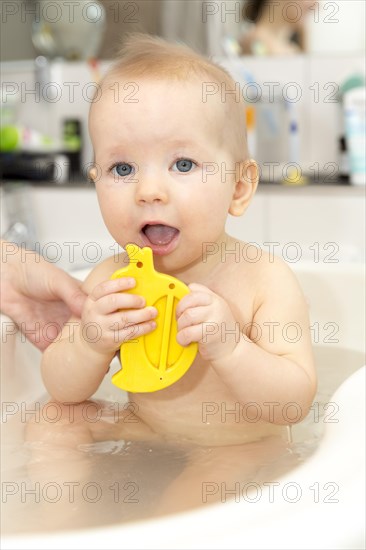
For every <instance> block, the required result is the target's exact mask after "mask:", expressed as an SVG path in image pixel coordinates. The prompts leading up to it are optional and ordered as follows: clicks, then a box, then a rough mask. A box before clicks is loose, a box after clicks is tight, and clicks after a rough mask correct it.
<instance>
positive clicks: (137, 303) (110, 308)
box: [96, 292, 146, 315]
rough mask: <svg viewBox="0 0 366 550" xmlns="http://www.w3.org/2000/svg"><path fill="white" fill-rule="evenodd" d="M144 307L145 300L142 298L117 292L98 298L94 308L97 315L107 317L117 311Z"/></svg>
mask: <svg viewBox="0 0 366 550" xmlns="http://www.w3.org/2000/svg"><path fill="white" fill-rule="evenodd" d="M145 305H146V300H145V298H143V297H142V296H138V295H137V294H130V293H126V292H117V293H116V294H108V295H107V296H103V297H102V298H100V299H99V300H98V303H97V305H96V308H97V311H98V313H100V314H102V315H108V314H109V313H113V312H114V311H118V310H123V309H139V308H143V307H145Z"/></svg>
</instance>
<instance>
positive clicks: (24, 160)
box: [0, 152, 70, 185]
mask: <svg viewBox="0 0 366 550" xmlns="http://www.w3.org/2000/svg"><path fill="white" fill-rule="evenodd" d="M69 175H70V160H69V159H68V158H67V156H66V155H64V154H60V153H29V152H27V153H22V152H16V153H1V154H0V177H1V180H6V181H9V180H26V181H48V182H50V183H52V184H55V185H58V184H63V183H65V182H66V181H68V180H69Z"/></svg>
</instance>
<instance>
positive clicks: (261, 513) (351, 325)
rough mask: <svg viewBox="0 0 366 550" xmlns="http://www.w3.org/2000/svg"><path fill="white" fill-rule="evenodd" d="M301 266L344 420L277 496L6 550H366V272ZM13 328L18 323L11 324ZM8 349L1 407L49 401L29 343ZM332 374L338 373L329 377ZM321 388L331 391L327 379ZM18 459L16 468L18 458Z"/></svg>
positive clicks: (5, 544) (19, 539) (7, 541)
mask: <svg viewBox="0 0 366 550" xmlns="http://www.w3.org/2000/svg"><path fill="white" fill-rule="evenodd" d="M292 267H293V268H294V269H295V271H296V272H297V274H298V276H299V279H300V282H301V284H302V286H303V289H304V291H305V294H306V297H307V299H308V302H309V305H310V310H311V323H312V327H313V328H312V331H313V335H314V340H315V346H316V348H317V349H318V350H319V353H320V356H322V354H323V355H324V354H325V355H326V354H327V350H328V349H329V350H332V353H331V354H330V355H329V357H331V356H332V357H336V358H337V363H338V365H336V363H334V370H338V371H339V372H337V376H336V386H339V384H340V386H339V387H338V389H337V390H336V392H335V393H334V395H333V396H332V397H331V399H330V401H331V402H332V403H335V404H336V406H337V418H336V420H337V421H335V422H328V423H324V424H323V426H322V434H323V435H322V437H321V439H320V443H319V445H318V447H317V449H316V451H315V452H314V453H313V454H312V455H311V456H310V457H309V458H307V459H306V461H305V462H304V463H302V464H300V465H299V466H298V467H296V468H294V469H291V470H290V471H289V472H288V473H286V474H285V475H283V476H282V477H280V478H279V479H276V482H277V483H278V485H277V487H278V488H279V493H278V494H277V496H275V497H274V498H271V497H270V494H269V490H268V492H265V491H263V494H262V496H261V498H259V499H258V500H257V501H256V502H249V501H248V499H241V500H240V502H236V501H235V500H232V501H229V502H225V503H224V504H221V503H219V504H212V505H210V506H208V507H204V508H196V509H193V510H191V511H189V512H185V513H179V514H174V515H170V516H165V517H161V518H158V519H155V520H148V521H141V522H138V523H124V524H123V525H121V524H120V525H119V524H114V525H109V526H108V527H98V526H96V527H95V528H91V529H87V530H75V531H71V530H70V531H67V532H66V531H62V530H60V531H59V532H55V533H47V534H39V535H34V534H32V535H22V536H19V535H7V536H4V537H3V540H2V548H4V549H7V548H9V549H28V548H29V549H36V548H39V549H43V548H44V549H46V548H54V549H60V550H61V549H65V548H85V549H100V548H111V549H117V548H207V549H211V548H243V549H244V548H245V549H277V548H281V549H282V548H283V549H286V548H293V549H317V550H318V549H329V548H332V549H338V548H339V549H341V548H342V549H347V550H350V549H358V548H360V549H361V548H364V544H365V541H364V517H365V515H364V513H365V502H364V487H365V479H364V465H365V462H364V437H365V411H364V387H365V368H364V367H363V364H364V362H363V360H362V358H363V351H364V334H365V314H364V309H363V307H364V303H365V300H364V275H363V271H362V268H361V266H359V265H357V264H350V265H344V264H340V265H339V264H309V265H306V264H295V265H293V266H292ZM4 322H9V320H7V319H6V318H3V323H4ZM8 332H9V326H8ZM5 340H6V342H4V341H3V345H2V367H1V372H2V400H3V402H5V403H9V402H10V403H11V402H15V403H20V402H23V401H24V402H26V403H31V402H32V401H34V399H35V396H36V398H37V397H38V396H40V395H42V394H44V390H43V386H42V382H41V378H40V375H39V369H38V362H39V358H40V355H39V353H38V352H37V351H36V350H35V349H33V348H32V347H31V346H30V345H29V344H28V343H25V342H24V341H23V342H22V341H21V338H20V336H19V334H18V335H14V336H8V337H7V338H6V339H5ZM336 340H338V342H337V341H336ZM340 363H344V368H343V367H342V365H340ZM341 367H342V368H341ZM332 370H333V369H332V365H329V372H331V371H332ZM341 371H342V372H341ZM342 373H343V374H342ZM351 373H352V374H351ZM320 382H321V384H320V385H324V384H327V380H321V381H320ZM333 383H334V381H333ZM102 391H103V389H102ZM4 427H5V430H4V433H5V436H4V437H6V434H7V433H9V432H8V431H7V430H9V428H10V430H11V437H12V438H15V439H16V438H18V439H19V440H20V439H21V437H22V426H21V425H20V424H19V423H18V424H17V423H13V424H12V425H11V423H9V422H6V423H5V424H4ZM299 433H301V430H300V432H299ZM12 460H13V461H14V462H16V460H17V457H16V456H14V457H12ZM290 486H292V487H295V488H297V491H300V493H299V492H298V495H300V496H299V498H298V499H297V500H296V501H294V502H290V499H289V498H287V499H286V498H283V497H281V491H283V489H284V488H285V487H290ZM335 488H337V489H336V490H335ZM293 500H294V499H293Z"/></svg>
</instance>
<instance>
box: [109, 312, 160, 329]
mask: <svg viewBox="0 0 366 550" xmlns="http://www.w3.org/2000/svg"><path fill="white" fill-rule="evenodd" d="M157 313H158V312H157V309H156V308H155V307H152V306H151V307H145V308H143V309H134V310H123V311H120V312H118V313H115V314H114V315H111V316H110V317H108V319H109V322H110V329H111V330H114V331H115V330H123V329H124V328H125V327H127V326H130V325H135V324H138V323H144V322H146V321H151V320H152V319H155V317H156V316H157Z"/></svg>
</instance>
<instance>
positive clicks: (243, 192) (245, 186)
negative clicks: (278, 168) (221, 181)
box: [229, 159, 259, 216]
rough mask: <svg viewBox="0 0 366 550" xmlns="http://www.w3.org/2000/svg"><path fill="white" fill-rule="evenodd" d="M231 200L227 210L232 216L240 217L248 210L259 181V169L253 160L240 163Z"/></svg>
mask: <svg viewBox="0 0 366 550" xmlns="http://www.w3.org/2000/svg"><path fill="white" fill-rule="evenodd" d="M236 179H237V181H236V183H235V189H234V194H233V198H232V201H231V204H230V208H229V214H231V215H232V216H241V215H242V214H243V212H245V210H246V209H247V208H248V206H249V204H250V202H251V200H252V198H253V195H254V193H255V192H256V189H257V185H258V180H259V167H258V164H257V163H256V162H255V160H253V159H248V160H245V161H243V162H240V165H239V173H238V177H237V178H236Z"/></svg>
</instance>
